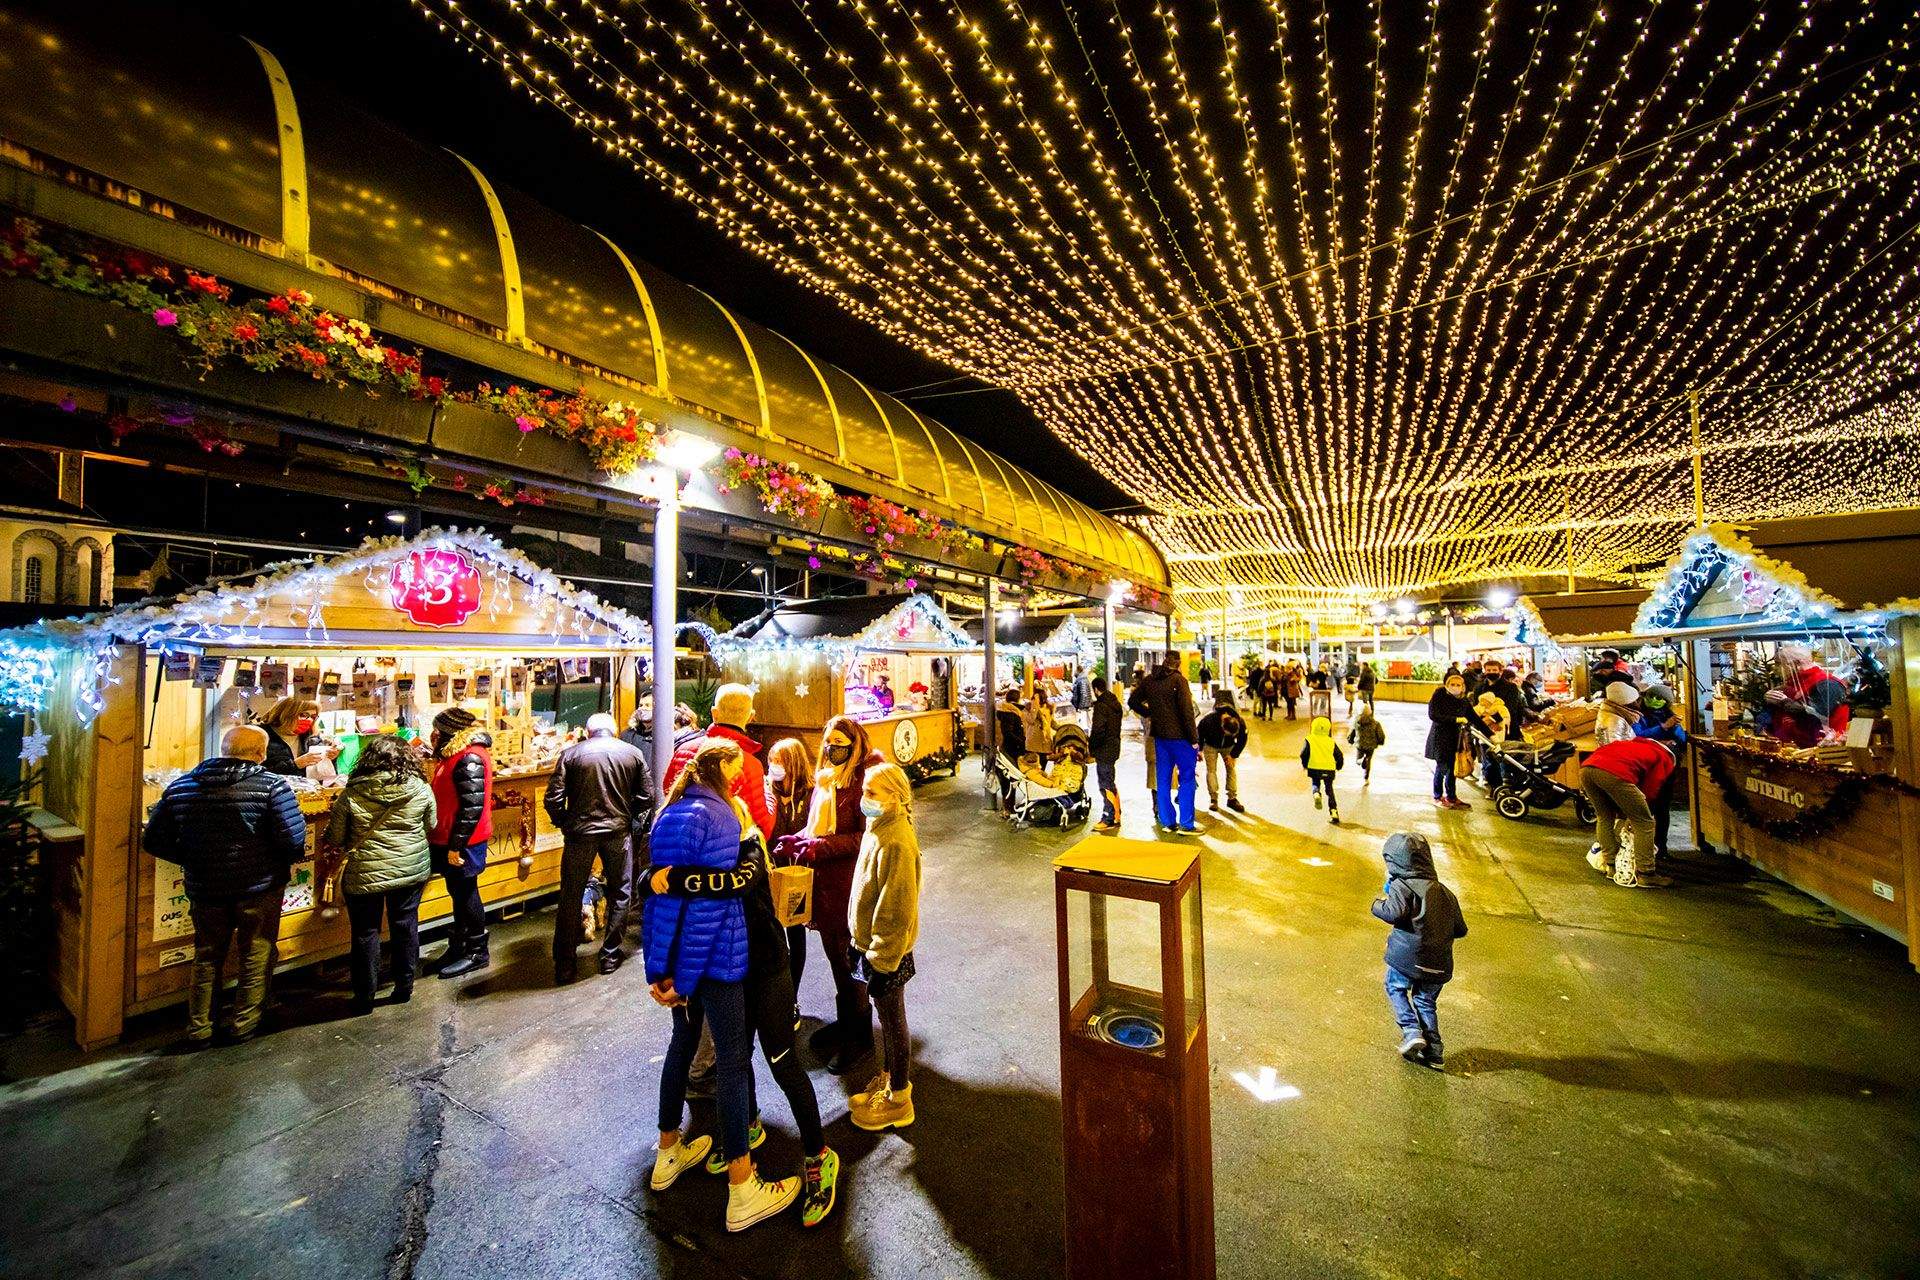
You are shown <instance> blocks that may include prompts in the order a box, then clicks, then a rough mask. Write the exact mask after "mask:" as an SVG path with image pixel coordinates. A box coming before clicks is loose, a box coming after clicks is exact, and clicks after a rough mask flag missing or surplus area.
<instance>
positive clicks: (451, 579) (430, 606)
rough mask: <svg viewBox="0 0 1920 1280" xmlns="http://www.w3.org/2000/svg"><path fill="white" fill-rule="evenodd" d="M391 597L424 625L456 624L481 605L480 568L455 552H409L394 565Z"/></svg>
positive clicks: (449, 625)
mask: <svg viewBox="0 0 1920 1280" xmlns="http://www.w3.org/2000/svg"><path fill="white" fill-rule="evenodd" d="M392 600H393V607H394V608H396V609H398V610H399V611H400V612H402V613H404V614H406V615H407V617H409V618H411V619H413V621H415V622H416V623H419V624H420V625H421V626H423V627H457V626H459V625H460V624H461V623H463V622H465V621H466V620H467V619H468V618H471V617H472V616H473V615H474V613H475V611H476V610H478V609H479V608H480V570H479V569H477V568H475V567H474V563H473V561H471V560H469V559H467V557H466V556H464V555H462V554H461V553H460V552H458V551H427V550H421V551H410V552H408V553H407V558H406V559H405V560H402V561H400V562H399V563H398V564H396V565H394V566H393V587H392Z"/></svg>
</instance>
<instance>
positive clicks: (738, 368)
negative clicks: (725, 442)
mask: <svg viewBox="0 0 1920 1280" xmlns="http://www.w3.org/2000/svg"><path fill="white" fill-rule="evenodd" d="M633 265H634V269H635V270H637V271H638V272H639V273H640V278H641V279H642V280H644V281H646V284H647V295H648V296H649V297H651V298H652V299H653V310H654V314H655V315H656V316H657V317H659V320H660V337H661V340H662V341H663V342H665V343H666V344H667V381H668V382H669V383H670V384H671V387H670V388H669V389H670V390H671V391H672V393H673V394H674V395H676V396H678V397H680V398H681V399H683V400H691V401H692V402H693V403H695V404H697V405H702V406H704V407H706V408H708V409H713V410H716V411H717V412H720V413H724V414H727V415H729V416H730V417H734V418H738V419H739V420H740V421H742V422H744V423H746V424H748V426H749V427H751V428H752V429H754V430H756V431H757V430H759V428H760V393H759V391H758V390H757V389H756V388H755V387H754V383H753V368H752V366H751V365H749V364H748V363H747V353H746V350H745V349H744V348H743V347H741V345H740V338H739V335H737V334H735V333H734V331H733V326H732V325H730V324H728V323H727V318H726V317H725V316H724V315H722V314H720V309H719V308H718V307H716V306H714V305H713V303H712V302H710V301H709V300H708V299H706V298H704V297H702V296H701V295H700V294H699V293H697V292H695V291H694V290H693V289H690V288H688V287H687V286H686V285H684V284H681V283H680V282H679V281H678V280H675V279H673V278H672V277H671V276H668V275H665V274H663V273H662V272H661V271H659V270H658V269H657V268H655V267H653V266H651V265H649V264H648V263H645V262H642V261H641V260H640V259H638V258H635V259H634V260H633Z"/></svg>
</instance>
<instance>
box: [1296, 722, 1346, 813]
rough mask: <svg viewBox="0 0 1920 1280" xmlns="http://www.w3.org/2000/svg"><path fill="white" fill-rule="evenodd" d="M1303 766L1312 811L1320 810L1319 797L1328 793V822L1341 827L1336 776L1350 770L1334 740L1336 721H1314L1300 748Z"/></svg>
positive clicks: (1338, 745)
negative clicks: (1335, 792)
mask: <svg viewBox="0 0 1920 1280" xmlns="http://www.w3.org/2000/svg"><path fill="white" fill-rule="evenodd" d="M1300 764H1301V766H1302V767H1303V768H1305V769H1306V771H1307V781H1308V783H1309V784H1311V785H1312V787H1313V807H1314V808H1316V809H1318V808H1319V807H1320V793H1321V792H1323V791H1324V792H1326V796H1327V819H1328V821H1330V822H1332V823H1333V825H1334V826H1336V827H1337V826H1339V825H1340V802H1339V801H1338V800H1336V799H1334V797H1333V775H1334V773H1335V772H1336V771H1338V770H1340V769H1344V768H1346V767H1347V758H1346V756H1345V755H1343V754H1341V751H1340V744H1339V743H1337V742H1335V741H1334V740H1333V721H1331V720H1329V719H1327V717H1325V716H1315V717H1314V718H1313V724H1312V726H1311V727H1309V728H1308V729H1307V740H1306V741H1305V742H1303V743H1302V744H1300Z"/></svg>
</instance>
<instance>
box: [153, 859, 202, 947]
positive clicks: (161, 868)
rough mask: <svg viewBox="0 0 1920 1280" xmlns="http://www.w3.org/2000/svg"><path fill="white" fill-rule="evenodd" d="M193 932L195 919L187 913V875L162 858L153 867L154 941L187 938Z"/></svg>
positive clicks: (175, 865)
mask: <svg viewBox="0 0 1920 1280" xmlns="http://www.w3.org/2000/svg"><path fill="white" fill-rule="evenodd" d="M192 933H193V919H192V917H190V916H189V915H188V914H187V873H186V872H184V871H182V870H181V869H180V867H179V866H178V865H177V864H175V863H172V862H168V861H167V860H166V859H164V858H159V859H156V860H155V861H154V864H153V940H154V941H155V942H165V941H167V940H168V939H169V938H185V937H189V936H191V935H192Z"/></svg>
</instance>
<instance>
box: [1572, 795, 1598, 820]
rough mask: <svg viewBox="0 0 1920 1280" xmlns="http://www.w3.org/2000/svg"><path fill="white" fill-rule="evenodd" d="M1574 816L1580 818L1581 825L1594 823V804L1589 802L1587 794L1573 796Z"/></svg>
mask: <svg viewBox="0 0 1920 1280" xmlns="http://www.w3.org/2000/svg"><path fill="white" fill-rule="evenodd" d="M1573 816H1574V817H1576V818H1578V819H1580V825H1581V826H1583V827H1590V826H1592V825H1593V819H1594V812H1593V806H1592V805H1590V804H1588V803H1587V798H1586V797H1585V796H1575V797H1574V798H1573Z"/></svg>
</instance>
